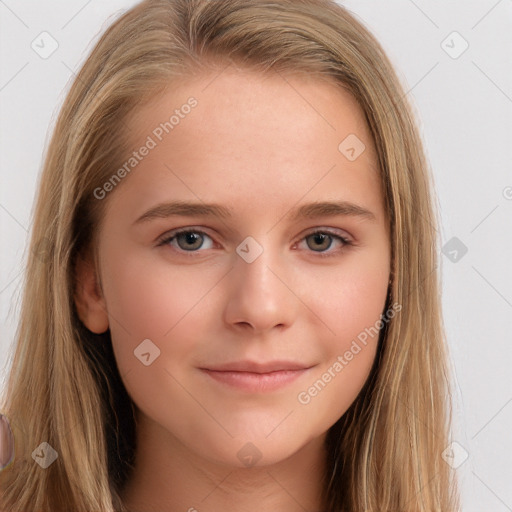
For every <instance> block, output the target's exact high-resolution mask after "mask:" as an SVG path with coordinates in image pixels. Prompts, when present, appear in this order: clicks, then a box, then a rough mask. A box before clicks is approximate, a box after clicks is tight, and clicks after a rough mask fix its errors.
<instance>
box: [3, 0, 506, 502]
mask: <svg viewBox="0 0 512 512" xmlns="http://www.w3.org/2000/svg"><path fill="white" fill-rule="evenodd" d="M134 3H135V2H133V1H126V0H116V1H114V0H108V1H101V2H100V1H99V0H89V1H82V0H73V1H69V0H68V1H64V0H59V1H56V0H52V1H46V2H36V1H34V0H32V1H25V2H15V1H14V0H0V24H1V26H0V28H1V31H0V34H1V35H0V45H1V46H0V52H1V55H0V59H1V66H0V108H1V118H0V133H1V139H0V163H1V171H0V172H1V174H0V183H1V185H0V233H1V239H2V243H1V252H0V329H1V332H0V389H3V379H5V375H6V373H7V369H8V365H9V357H10V356H11V353H12V352H11V351H12V348H13V347H12V340H13V337H14V332H15V328H16V322H17V319H18V311H19V310H18V301H19V295H20V285H21V277H22V262H23V260H24V258H25V256H26V252H25V251H26V249H25V244H26V241H27V232H28V231H29V229H30V216H31V210H32V202H33V198H34V193H35V190H36V185H37V180H38V176H39V172H40V170H41V166H42V155H43V151H44V149H45V147H46V144H47V142H48V139H49V134H50V132H51V128H52V127H53V124H54V121H55V117H56V115H57V112H58V109H59V107H60V105H61V103H62V100H63V98H64V95H65V92H66V91H67V90H68V88H69V85H70V82H71V81H72V80H73V78H74V73H75V71H76V70H77V69H78V67H79V64H80V63H81V62H82V61H83V59H84V58H85V57H86V55H87V53H88V52H89V51H90V49H91V47H92V44H93V43H94V42H95V41H96V40H97V38H98V35H99V34H100V33H101V32H102V31H103V30H104V29H105V28H106V27H107V26H108V25H109V24H110V23H111V22H112V21H113V19H114V18H115V17H116V16H118V15H119V14H120V13H121V12H122V11H124V10H126V9H127V8H129V7H131V6H132V5H133V4H134ZM341 3H342V4H343V5H345V6H346V7H348V8H349V9H350V10H351V11H352V12H353V13H354V14H356V16H357V17H358V18H359V19H360V20H361V21H363V23H365V24H366V25H367V26H368V27H369V28H370V29H371V30H372V32H373V33H374V34H375V35H376V36H377V38H378V39H379V41H380V42H381V43H382V45H383V46H384V48H385V50H386V51H387V52H388V55H389V56H390V58H391V60H392V61H393V62H394V64H395V66H396V68H397V70H398V73H399V76H400V78H401V80H402V82H403V84H404V87H405V91H407V96H408V98H409V99H410V100H411V101H412V102H413V105H414V108H415V110H416V113H417V116H418V118H419V121H420V126H421V132H422V137H423V139H424V141H425V144H426V148H427V156H428V158H429V161H430V164H431V166H432V169H433V172H434V180H435V186H436V189H437V194H438V202H439V205H440V211H441V215H442V226H441V227H440V234H441V237H442V240H443V247H444V248H443V254H442V258H441V265H442V269H441V270H442V279H443V306H444V316H445V324H446V331H447V335H448V339H449V349H450V356H451V360H452V367H453V374H454V379H455V380H454V384H455V389H456V396H455V397H454V399H455V409H454V416H455V421H456V424H455V430H454V434H453V440H454V441H455V442H456V443H457V444H456V445H454V446H451V448H452V450H453V451H452V452H451V453H449V452H447V454H446V455H447V461H448V460H450V461H451V464H452V465H453V466H455V467H457V469H456V471H457V473H458V475H459V477H460V481H461V484H462V493H463V504H464V511H465V512H481V511H482V510H492V511H493V512H505V511H507V510H508V511H512V487H511V486H510V485H507V484H510V482H512V470H511V460H512V438H511V435H510V432H511V431H512V404H511V402H512V372H510V366H511V365H510V363H511V359H512V357H511V356H512V347H511V341H512V336H511V332H512V271H511V269H510V262H511V261H512V259H511V255H512V229H511V227H512V222H511V220H512V172H511V167H512V166H511V162H512V149H511V148H512V139H511V135H512V73H511V71H512V64H511V55H512V54H511V50H512V1H511V0H500V1H496V0H480V1H462V0H459V1H452V2H446V3H443V2H441V1H430V2H427V1H420V0H415V1H412V0H393V1H387V2H381V1H379V0H371V1H370V0H367V1H355V0H354V1H346V2H341ZM43 31H46V32H48V33H49V34H50V35H51V37H52V38H53V39H54V40H55V41H57V44H58V47H57V49H56V50H55V52H54V53H53V54H52V55H50V56H48V57H47V58H42V57H41V56H40V55H39V54H38V53H37V52H36V51H35V50H34V49H33V48H32V45H34V46H36V47H37V45H39V47H40V48H41V49H40V50H39V51H40V52H42V51H43V46H44V48H45V49H46V50H48V49H50V48H51V46H50V44H51V41H50V39H49V36H41V35H40V34H41V33H42V32H43ZM454 31H455V32H457V33H458V34H459V35H457V34H453V32H454ZM43 37H46V38H47V39H45V40H44V42H42V39H41V38H43ZM443 41H444V42H443ZM466 45H468V48H467V49H466V50H465V51H464V52H462V50H464V48H465V46H466ZM461 52H462V53H461ZM464 247H465V248H466V249H467V252H465V253H464V251H465V250H466V249H464ZM450 455H452V456H453V457H452V458H451V459H449V456H450ZM466 457H467V458H466ZM447 463H448V462H447Z"/></svg>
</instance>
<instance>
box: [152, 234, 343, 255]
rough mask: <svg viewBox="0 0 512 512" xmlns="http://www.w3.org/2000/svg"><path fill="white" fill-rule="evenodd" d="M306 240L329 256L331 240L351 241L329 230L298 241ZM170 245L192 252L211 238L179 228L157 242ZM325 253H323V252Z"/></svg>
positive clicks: (318, 250) (313, 249)
mask: <svg viewBox="0 0 512 512" xmlns="http://www.w3.org/2000/svg"><path fill="white" fill-rule="evenodd" d="M205 238H207V239H208V240H210V243H209V244H207V246H206V247H205V245H204V239H205ZM303 240H305V241H306V244H307V246H308V248H309V249H311V250H312V251H313V252H316V253H319V255H320V256H330V255H331V254H332V253H333V252H334V251H328V249H330V248H331V246H332V244H333V240H337V241H338V242H340V243H341V249H343V248H344V247H345V246H349V245H352V242H351V241H350V240H348V239H347V238H345V237H343V236H341V235H338V234H335V233H332V232H330V231H325V230H324V231H319V230H317V231H314V232H312V233H309V234H307V235H306V236H304V237H303V238H302V239H301V240H300V241H301V242H302V241H303ZM157 245H158V246H161V245H171V246H173V247H174V248H177V250H178V251H179V250H181V251H184V252H188V253H192V252H199V251H198V249H211V248H212V247H213V240H212V238H211V237H210V236H209V235H207V234H206V233H205V232H204V231H199V230H192V229H188V230H181V231H175V232H172V233H169V234H167V235H165V236H164V237H163V238H162V239H161V240H160V241H159V242H158V244H157ZM324 253H325V254H324Z"/></svg>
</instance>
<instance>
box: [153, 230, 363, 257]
mask: <svg viewBox="0 0 512 512" xmlns="http://www.w3.org/2000/svg"><path fill="white" fill-rule="evenodd" d="M183 233H195V234H200V235H206V236H207V237H208V238H212V237H211V236H210V235H208V233H205V232H204V231H201V230H199V229H191V228H188V229H179V230H176V231H171V232H170V233H166V234H165V235H163V236H162V237H161V238H160V239H159V240H158V241H157V244H156V245H157V247H160V246H163V245H167V244H169V243H170V242H171V241H172V240H174V239H175V238H176V237H178V236H179V235H181V234H183ZM317 234H322V235H329V236H330V237H332V238H335V239H337V240H339V241H340V242H342V243H343V246H342V248H341V249H340V250H339V251H329V252H319V251H313V250H312V251H311V252H312V253H315V254H316V255H318V256H319V257H320V258H331V257H333V256H336V255H337V254H339V253H340V252H341V251H343V249H345V248H347V247H349V246H352V245H354V243H353V242H351V241H350V240H349V239H348V238H345V237H343V236H341V235H338V234H336V233H333V232H332V231H330V230H328V229H325V230H321V229H316V230H314V231H311V232H310V233H306V235H304V236H303V237H302V238H301V240H300V241H302V240H304V239H306V238H308V237H310V236H312V235H317ZM173 249H174V250H175V251H177V252H178V253H180V254H185V255H186V256H187V257H189V256H190V257H194V256H193V254H194V253H196V252H200V251H198V250H196V251H184V250H183V249H176V248H174V247H173ZM329 249H330V247H329Z"/></svg>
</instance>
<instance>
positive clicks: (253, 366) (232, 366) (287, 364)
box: [202, 361, 312, 373]
mask: <svg viewBox="0 0 512 512" xmlns="http://www.w3.org/2000/svg"><path fill="white" fill-rule="evenodd" d="M311 366H312V365H307V364H303V363H297V362H295V361H269V362H266V363H258V362H255V361H233V362H231V363H224V364H219V365H215V366H208V367H204V368H202V369H203V370H211V371H216V372H251V373H270V372H278V371H286V370H305V369H307V368H311Z"/></svg>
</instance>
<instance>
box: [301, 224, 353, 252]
mask: <svg viewBox="0 0 512 512" xmlns="http://www.w3.org/2000/svg"><path fill="white" fill-rule="evenodd" d="M302 240H305V241H306V244H307V247H308V248H309V249H311V250H312V251H313V252H317V253H319V256H320V257H328V256H334V255H335V254H336V252H339V250H338V251H328V249H330V248H331V247H332V245H333V240H336V241H337V242H338V243H339V244H341V249H340V250H342V249H343V248H345V247H347V246H350V245H353V243H352V242H351V241H350V240H349V239H348V238H346V237H344V236H342V235H339V234H337V233H333V232H332V231H328V230H316V231H314V232H312V233H309V234H307V235H306V236H305V237H304V238H303V239H302ZM302 240H301V241H302Z"/></svg>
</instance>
